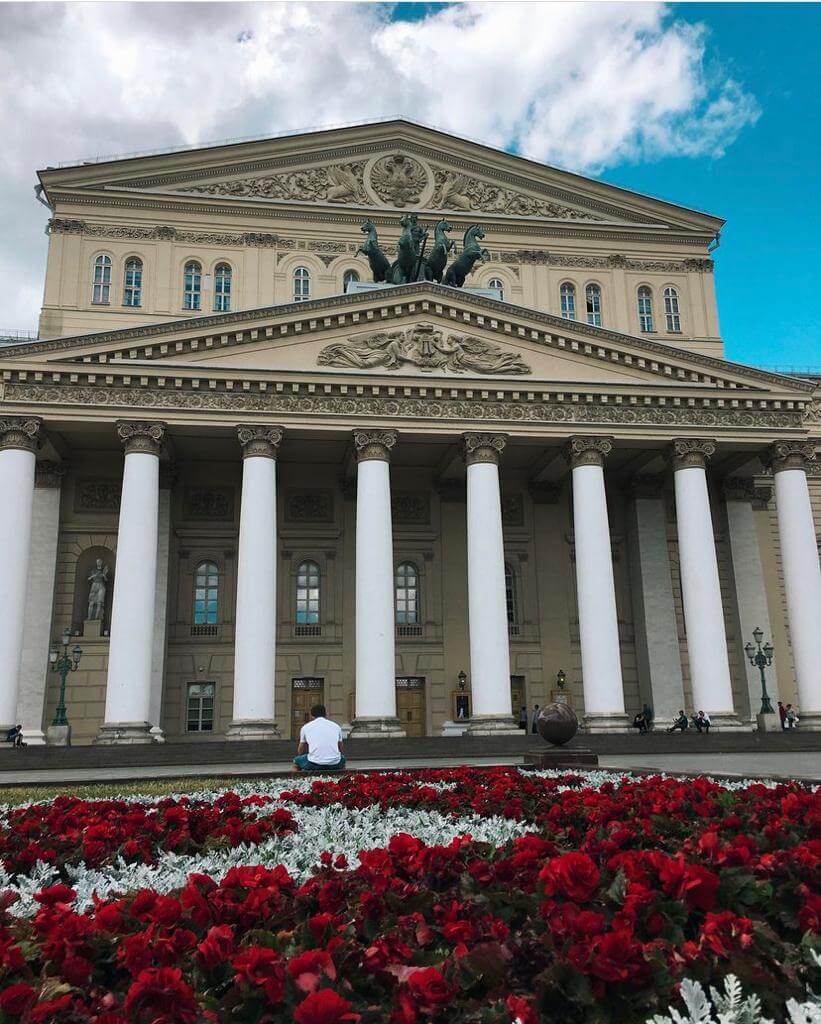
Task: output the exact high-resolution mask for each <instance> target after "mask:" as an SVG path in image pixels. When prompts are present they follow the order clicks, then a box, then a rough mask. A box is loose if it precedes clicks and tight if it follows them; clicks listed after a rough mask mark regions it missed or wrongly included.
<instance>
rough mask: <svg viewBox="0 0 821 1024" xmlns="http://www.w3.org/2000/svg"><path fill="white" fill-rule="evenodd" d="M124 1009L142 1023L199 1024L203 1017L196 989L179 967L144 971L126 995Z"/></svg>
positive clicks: (129, 1018) (131, 1017)
mask: <svg viewBox="0 0 821 1024" xmlns="http://www.w3.org/2000/svg"><path fill="white" fill-rule="evenodd" d="M123 1009H124V1010H125V1012H126V1015H127V1017H128V1020H130V1021H133V1022H135V1024H136V1022H140V1024H143V1022H144V1024H196V1021H197V1019H198V1018H199V1017H200V1008H199V1004H198V1003H197V1000H196V998H195V995H194V990H193V989H192V988H191V986H190V985H188V984H187V982H185V981H183V977H182V971H181V970H180V969H179V968H178V967H149V968H147V969H146V970H144V971H140V973H139V974H138V975H137V978H136V980H135V981H134V982H133V984H132V985H131V988H129V990H128V992H127V993H126V997H125V1003H124V1004H123Z"/></svg>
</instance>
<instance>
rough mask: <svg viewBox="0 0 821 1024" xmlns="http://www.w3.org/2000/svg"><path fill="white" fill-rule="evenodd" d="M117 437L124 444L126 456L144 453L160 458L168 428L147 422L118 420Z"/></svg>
mask: <svg viewBox="0 0 821 1024" xmlns="http://www.w3.org/2000/svg"><path fill="white" fill-rule="evenodd" d="M116 427H117V436H118V437H119V439H120V441H121V442H122V445H123V448H124V449H125V454H126V455H130V454H131V453H132V452H144V453H145V454H147V455H157V456H159V454H160V451H161V449H162V446H163V441H164V440H165V431H166V426H165V424H164V423H156V422H151V421H146V420H117V423H116Z"/></svg>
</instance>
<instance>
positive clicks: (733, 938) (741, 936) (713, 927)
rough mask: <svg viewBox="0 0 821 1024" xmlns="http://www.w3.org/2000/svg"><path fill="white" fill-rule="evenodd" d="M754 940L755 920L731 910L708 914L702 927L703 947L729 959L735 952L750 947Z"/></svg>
mask: <svg viewBox="0 0 821 1024" xmlns="http://www.w3.org/2000/svg"><path fill="white" fill-rule="evenodd" d="M752 942H753V922H752V921H751V920H750V919H749V918H748V917H737V916H736V915H735V914H734V913H733V912H732V911H731V910H725V911H722V913H720V914H708V915H707V916H706V918H705V919H704V926H703V928H702V929H701V947H702V949H709V950H710V952H711V953H715V954H716V956H721V957H725V958H726V959H729V958H730V957H731V956H732V955H733V953H739V952H742V951H743V950H745V949H748V948H749V947H750V946H751V945H752Z"/></svg>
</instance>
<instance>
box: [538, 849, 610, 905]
mask: <svg viewBox="0 0 821 1024" xmlns="http://www.w3.org/2000/svg"><path fill="white" fill-rule="evenodd" d="M539 877H540V878H541V879H542V881H543V882H544V887H545V892H546V893H547V895H548V896H564V897H566V898H567V899H570V900H574V901H575V902H577V903H584V902H585V901H586V900H589V899H591V898H592V896H593V895H594V893H595V892H596V890H597V889H598V887H599V882H600V881H601V876H600V874H599V869H598V868H597V867H596V865H595V863H594V862H593V860H592V859H591V858H590V857H588V855H587V854H586V853H565V854H563V855H562V856H561V857H554V858H553V859H552V860H550V861H548V863H547V864H545V866H544V867H543V868H542V870H541V872H540V873H539Z"/></svg>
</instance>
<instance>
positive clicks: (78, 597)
mask: <svg viewBox="0 0 821 1024" xmlns="http://www.w3.org/2000/svg"><path fill="white" fill-rule="evenodd" d="M98 558H99V559H101V560H102V563H103V565H107V566H108V587H107V590H106V598H105V614H104V616H103V620H102V622H101V623H100V636H107V635H108V632H109V630H110V629H111V602H112V599H113V597H114V569H115V566H114V562H115V555H114V552H113V551H112V550H111V548H106V547H103V546H101V545H98V546H95V547H91V548H86V550H85V551H83V552H82V553H81V554H80V555H79V557H78V558H77V567H76V570H75V572H76V575H75V577H74V603H73V606H72V613H71V631H72V633H74V635H75V636H76V635H78V634H79V635H80V636H84V635H85V630H84V625H85V621H86V618H87V616H88V591H89V587H90V586H91V584H90V583H89V580H88V577H89V576H90V575H91V573H92V570H93V569H94V566H95V564H96V562H97V559H98Z"/></svg>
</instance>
